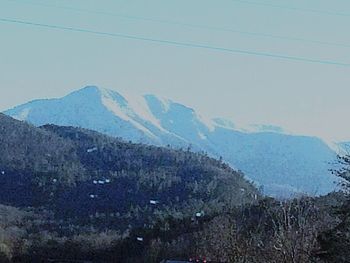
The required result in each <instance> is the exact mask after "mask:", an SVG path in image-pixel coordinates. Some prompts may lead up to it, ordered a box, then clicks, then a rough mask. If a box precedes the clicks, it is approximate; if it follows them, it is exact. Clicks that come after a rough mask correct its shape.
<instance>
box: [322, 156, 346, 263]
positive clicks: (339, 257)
mask: <svg viewBox="0 0 350 263" xmlns="http://www.w3.org/2000/svg"><path fill="white" fill-rule="evenodd" d="M338 159H339V162H340V164H341V165H342V166H343V167H342V168H341V169H340V170H338V171H334V173H335V174H336V175H337V176H338V177H339V178H341V185H342V186H343V189H344V193H345V195H346V199H345V201H344V202H343V204H342V205H341V206H340V207H338V208H336V211H335V215H336V216H337V217H338V224H336V226H335V227H333V228H332V229H330V230H327V231H325V232H323V233H322V234H321V235H320V236H319V238H318V239H319V242H320V246H321V249H320V250H319V251H318V252H317V256H318V257H319V258H321V259H322V260H324V261H325V262H337V263H342V262H344V263H345V262H350V250H349V248H350V155H346V156H339V157H338Z"/></svg>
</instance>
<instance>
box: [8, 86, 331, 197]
mask: <svg viewBox="0 0 350 263" xmlns="http://www.w3.org/2000/svg"><path fill="white" fill-rule="evenodd" d="M5 114H7V115H9V116H12V117H14V118H16V119H19V120H26V121H28V122H30V123H32V124H34V125H36V126H41V125H45V124H56V125H64V126H75V127H82V128H87V129H92V130H96V131H99V132H102V133H104V134H107V135H111V136H114V137H121V138H122V139H124V140H127V141H129V140H130V141H132V142H142V143H148V144H154V145H158V146H166V145H171V146H174V147H178V148H181V147H183V148H187V147H188V146H189V145H191V147H192V150H194V151H205V152H208V154H209V155H210V156H215V157H220V156H222V157H223V159H224V160H225V161H227V162H229V163H230V164H231V165H232V166H233V167H235V168H237V169H240V170H242V171H243V172H244V173H245V174H246V175H247V176H248V178H251V179H252V180H254V181H255V182H258V183H260V184H261V185H263V186H264V191H265V192H266V193H267V194H272V195H286V194H288V193H291V192H307V193H309V194H323V193H327V192H329V191H331V190H333V189H334V183H333V182H334V180H335V178H334V177H333V176H332V175H331V174H330V173H329V169H330V168H331V164H330V163H332V162H333V161H334V159H335V153H334V152H333V151H332V150H331V149H330V148H329V147H328V146H327V145H326V144H325V143H324V142H323V141H322V140H320V139H318V138H315V137H306V136H292V135H288V134H284V133H283V130H281V129H280V128H278V127H273V126H270V125H263V126H255V127H253V128H254V132H246V131H242V130H240V129H238V128H237V127H235V125H234V124H233V123H231V122H230V121H228V120H225V119H220V118H218V119H215V120H205V119H204V118H203V117H201V116H200V115H199V114H197V113H196V112H195V111H194V110H193V109H191V108H188V107H186V106H184V105H182V104H179V103H175V102H173V101H171V100H167V99H162V98H158V97H157V96H154V95H145V96H143V97H135V96H133V97H132V96H124V97H123V96H122V95H120V94H119V93H117V92H115V91H111V90H106V89H101V88H97V87H86V88H84V89H81V90H78V91H76V92H73V93H71V94H69V95H67V96H65V97H63V98H60V99H49V100H36V101H32V102H29V103H26V104H23V105H21V106H18V107H15V108H14V109H11V110H8V111H6V112H5Z"/></svg>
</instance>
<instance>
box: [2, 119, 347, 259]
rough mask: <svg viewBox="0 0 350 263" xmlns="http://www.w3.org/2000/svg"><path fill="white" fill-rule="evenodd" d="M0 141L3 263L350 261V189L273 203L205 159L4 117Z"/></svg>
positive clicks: (229, 171)
mask: <svg viewBox="0 0 350 263" xmlns="http://www.w3.org/2000/svg"><path fill="white" fill-rule="evenodd" d="M0 145H1V147H0V185H1V191H0V263H3V262H4V263H5V262H6V263H9V262H101V263H103V262H123V263H124V262H126V263H128V262H130V263H134V262H135V263H138V262H140V263H141V262H145V263H146V262H147V263H159V262H160V261H161V260H162V259H165V258H172V259H179V260H188V259H189V258H192V259H204V258H205V259H206V260H207V262H227V263H236V262H242V263H243V262H245V263H262V262H264V263H265V262H267V263H280V262H283V263H296V262H298V263H306V262H322V263H325V262H350V260H349V255H348V252H347V249H346V248H347V246H348V244H349V213H348V208H349V199H348V197H347V196H346V195H344V193H341V192H339V193H331V194H329V195H327V196H322V197H313V198H311V197H301V198H297V199H294V200H285V201H279V200H275V199H273V198H264V197H262V196H261V195H260V194H259V192H258V191H257V190H256V188H255V187H254V186H253V185H252V184H251V183H249V182H248V181H247V180H245V179H244V177H243V175H242V174H241V173H239V172H236V171H234V170H233V169H231V168H230V167H229V166H228V165H226V164H225V163H223V162H222V161H221V160H215V159H212V158H209V157H208V156H207V155H206V154H205V153H201V154H200V153H192V152H191V151H190V149H185V150H175V149H171V148H161V147H155V146H148V145H143V144H133V143H129V142H124V141H122V140H120V139H115V138H111V137H108V136H105V135H101V134H99V133H97V132H93V131H89V130H85V129H78V128H72V127H59V126H54V125H46V126H43V127H40V128H36V127H34V126H31V125H29V124H27V123H24V122H20V121H16V120H14V119H11V118H9V117H7V116H4V115H1V114H0ZM343 161H344V162H345V163H346V164H347V166H346V167H345V170H344V171H342V173H341V177H343V179H345V182H348V181H350V180H349V178H348V174H349V170H350V168H349V166H350V165H349V164H350V161H349V159H347V158H345V159H343ZM345 186H346V187H347V188H349V185H347V184H345ZM199 262H200V261H199Z"/></svg>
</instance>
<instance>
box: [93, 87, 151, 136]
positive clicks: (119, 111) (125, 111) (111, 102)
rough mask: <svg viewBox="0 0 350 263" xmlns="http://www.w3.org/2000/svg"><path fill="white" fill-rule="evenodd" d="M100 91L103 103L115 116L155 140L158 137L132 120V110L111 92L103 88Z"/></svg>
mask: <svg viewBox="0 0 350 263" xmlns="http://www.w3.org/2000/svg"><path fill="white" fill-rule="evenodd" d="M99 90H100V92H101V102H102V104H103V105H104V106H105V107H106V108H107V109H108V110H109V111H111V112H112V113H113V114H115V115H116V116H117V117H119V118H121V119H122V120H124V121H128V122H130V123H131V124H132V125H134V126H135V128H137V129H138V130H141V131H143V132H145V133H146V134H147V135H149V136H151V137H153V138H156V137H157V136H155V135H154V134H153V133H152V132H151V131H150V130H148V129H147V128H146V127H144V126H143V125H141V124H140V123H138V122H137V121H135V120H134V119H132V118H131V117H130V113H132V111H131V110H130V108H128V107H127V106H122V105H120V102H119V103H118V102H117V101H116V100H115V99H114V98H113V97H112V95H113V94H112V92H111V91H109V90H107V89H101V88H100V89H99Z"/></svg>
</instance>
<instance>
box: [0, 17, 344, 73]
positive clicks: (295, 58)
mask: <svg viewBox="0 0 350 263" xmlns="http://www.w3.org/2000/svg"><path fill="white" fill-rule="evenodd" d="M0 22H2V23H11V24H19V25H28V26H33V27H40V28H47V29H55V30H63V31H71V32H80V33H88V34H95V35H101V36H109V37H115V38H123V39H130V40H138V41H143V42H150V43H158V44H163V45H170V46H181V47H189V48H198V49H206V50H213V51H219V52H225V53H236V54H244V55H251V56H258V57H269V58H276V59H281V60H289V61H296V62H309V63H316V64H325V65H336V66H342V67H350V63H346V62H340V61H334V60H323V59H313V58H307V57H298V56H290V55H284V54H275V53H268V52H260V51H253V50H244V49H235V48H225V47H219V46H212V45H208V44H198V43H188V42H181V41H173V40H166V39H157V38H151V37H143V36H138V35H129V34H122V33H110V32H103V31H95V30H90V29H84V28H77V27H67V26H60V25H53V24H45V23H36V22H32V21H24V20H18V19H11V18H3V17H0Z"/></svg>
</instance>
